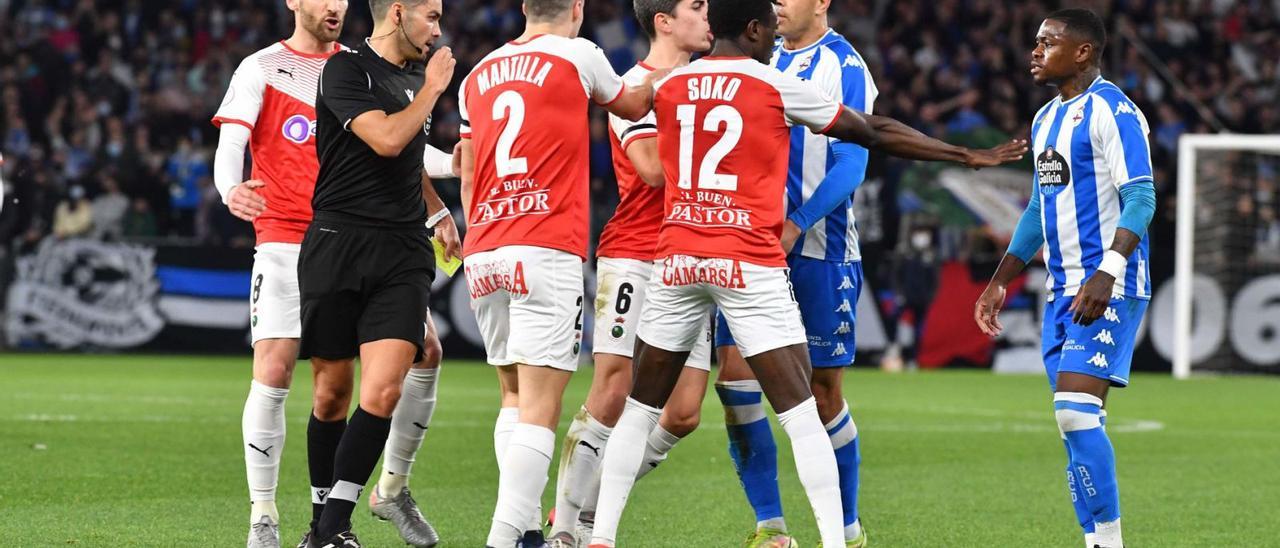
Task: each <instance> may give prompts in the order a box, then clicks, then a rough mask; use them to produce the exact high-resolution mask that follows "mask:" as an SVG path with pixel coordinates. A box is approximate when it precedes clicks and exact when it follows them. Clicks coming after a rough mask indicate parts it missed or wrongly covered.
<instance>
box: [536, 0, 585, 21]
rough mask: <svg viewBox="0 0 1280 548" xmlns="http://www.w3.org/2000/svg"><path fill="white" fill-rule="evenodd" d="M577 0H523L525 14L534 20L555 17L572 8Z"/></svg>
mask: <svg viewBox="0 0 1280 548" xmlns="http://www.w3.org/2000/svg"><path fill="white" fill-rule="evenodd" d="M575 1H577V0H524V12H525V15H526V16H527V17H528V18H529V19H532V20H535V21H546V20H548V19H555V18H557V17H560V16H561V15H563V14H564V12H566V11H568V10H570V9H573V3H574V2H575Z"/></svg>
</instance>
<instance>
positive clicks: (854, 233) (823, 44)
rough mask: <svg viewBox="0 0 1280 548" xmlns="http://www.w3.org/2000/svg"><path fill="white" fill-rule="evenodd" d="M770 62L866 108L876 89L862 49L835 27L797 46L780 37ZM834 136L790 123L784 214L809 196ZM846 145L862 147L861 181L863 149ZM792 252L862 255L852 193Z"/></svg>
mask: <svg viewBox="0 0 1280 548" xmlns="http://www.w3.org/2000/svg"><path fill="white" fill-rule="evenodd" d="M771 64H772V65H773V66H774V68H777V69H778V70H780V71H782V72H783V73H785V74H791V75H795V76H798V77H800V78H802V79H805V80H810V81H813V82H814V83H816V84H817V85H818V87H820V88H822V90H823V91H824V92H826V93H827V95H829V96H830V97H831V98H832V99H834V100H836V101H839V102H841V103H843V104H845V105H846V106H848V107H849V108H851V109H854V110H857V111H861V112H865V113H868V114H870V113H871V106H872V104H873V103H875V100H876V95H877V94H879V91H878V90H876V85H875V82H873V81H872V79H871V74H870V73H869V72H868V70H867V64H866V62H865V61H864V60H863V59H862V55H860V54H859V53H858V51H857V50H855V49H854V48H853V45H851V44H850V43H849V41H848V40H845V38H844V37H843V36H841V35H840V34H839V33H837V32H836V31H834V30H830V29H828V30H827V34H826V35H825V36H823V37H822V38H821V39H820V40H818V41H817V43H815V44H813V45H810V46H807V47H804V48H801V49H798V50H788V49H785V48H783V47H782V41H781V39H779V40H778V43H777V44H776V45H775V46H774V48H773V62H772V63H771ZM839 142H840V141H839V140H837V139H833V138H830V137H827V136H825V135H815V134H814V133H813V132H811V131H809V130H808V129H807V128H805V127H803V126H800V125H797V126H795V127H793V128H791V162H790V164H789V168H788V170H787V193H786V201H787V215H788V216H790V215H791V214H792V213H793V212H794V211H795V210H796V209H798V208H800V207H801V206H803V205H804V204H805V203H806V202H808V201H809V200H810V199H811V198H812V197H813V194H814V191H815V190H817V188H818V184H819V183H821V182H822V180H823V179H824V178H825V177H826V176H827V171H828V170H829V169H830V168H831V167H832V165H833V164H834V162H835V157H834V155H833V154H832V151H831V145H832V144H834V143H839ZM848 145H849V146H853V147H857V148H858V149H860V150H861V152H862V153H863V155H862V163H861V168H860V169H858V170H857V173H856V174H855V175H856V177H857V178H858V179H859V181H857V182H859V183H860V182H861V178H862V177H864V176H865V175H866V149H864V148H862V147H860V146H858V145H854V144H852V143H849V144H848ZM791 253H792V254H793V255H794V254H800V255H803V256H805V257H809V258H814V259H820V260H826V261H835V262H849V261H859V260H861V259H862V254H861V252H860V250H859V248H858V229H857V227H856V226H855V225H854V217H853V200H852V196H846V197H844V200H843V201H842V203H841V205H840V206H838V207H836V208H835V210H834V211H832V212H831V213H830V214H828V215H827V216H826V217H824V218H822V219H820V220H818V221H817V222H815V223H814V224H813V226H812V227H810V228H809V230H808V231H807V232H806V233H805V234H804V235H802V236H801V237H800V240H799V241H797V242H796V246H795V249H793V250H792V252H791Z"/></svg>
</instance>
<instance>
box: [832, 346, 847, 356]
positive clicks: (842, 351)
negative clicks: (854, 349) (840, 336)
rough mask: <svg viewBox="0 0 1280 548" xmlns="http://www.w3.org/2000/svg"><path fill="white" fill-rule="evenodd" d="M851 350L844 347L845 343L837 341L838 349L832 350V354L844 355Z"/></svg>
mask: <svg viewBox="0 0 1280 548" xmlns="http://www.w3.org/2000/svg"><path fill="white" fill-rule="evenodd" d="M848 353H849V352H848V351H846V350H845V349H844V343H836V349H835V350H832V351H831V355H832V356H843V355H845V354H848Z"/></svg>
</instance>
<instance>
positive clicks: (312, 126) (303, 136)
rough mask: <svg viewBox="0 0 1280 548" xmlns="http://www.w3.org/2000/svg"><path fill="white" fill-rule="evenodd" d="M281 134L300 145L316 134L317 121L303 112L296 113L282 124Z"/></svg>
mask: <svg viewBox="0 0 1280 548" xmlns="http://www.w3.org/2000/svg"><path fill="white" fill-rule="evenodd" d="M280 134H281V135H284V138H285V139H288V140H290V141H292V142H294V143H297V144H299V145H301V144H303V143H306V142H307V141H308V140H310V139H311V138H312V137H314V136H315V134H316V123H315V121H313V120H311V119H309V118H307V117H306V116H303V115H301V114H294V115H293V116H290V117H289V119H288V120H285V121H284V125H283V126H280Z"/></svg>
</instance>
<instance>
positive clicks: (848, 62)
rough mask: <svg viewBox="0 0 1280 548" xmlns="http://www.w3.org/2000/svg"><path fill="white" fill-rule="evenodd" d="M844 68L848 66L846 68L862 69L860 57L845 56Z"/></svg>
mask: <svg viewBox="0 0 1280 548" xmlns="http://www.w3.org/2000/svg"><path fill="white" fill-rule="evenodd" d="M844 66H846V67H861V66H862V61H859V60H858V57H857V56H856V55H853V54H849V55H846V56H844Z"/></svg>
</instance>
